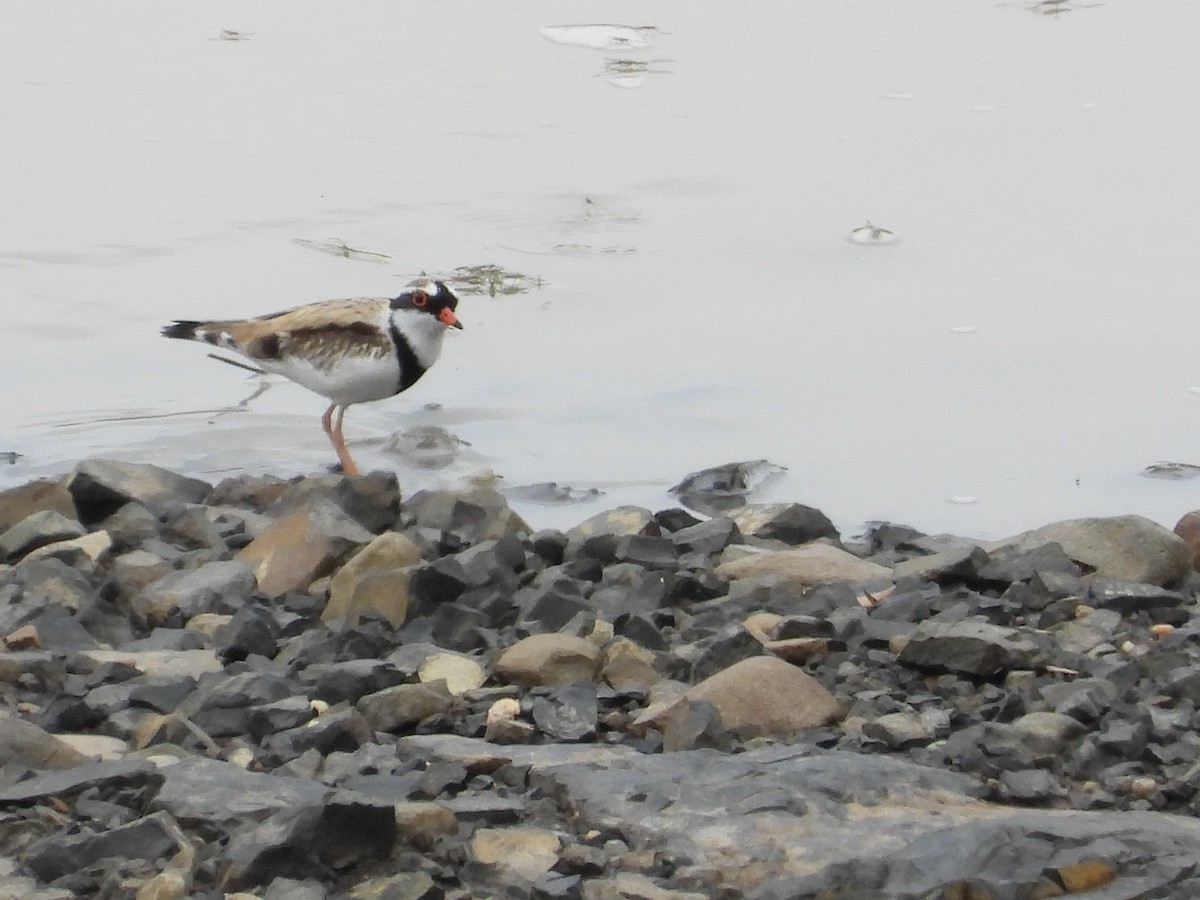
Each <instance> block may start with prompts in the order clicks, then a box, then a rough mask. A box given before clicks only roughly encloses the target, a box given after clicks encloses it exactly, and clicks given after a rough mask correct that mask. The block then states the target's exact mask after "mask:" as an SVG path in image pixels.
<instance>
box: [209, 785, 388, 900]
mask: <svg viewBox="0 0 1200 900" xmlns="http://www.w3.org/2000/svg"><path fill="white" fill-rule="evenodd" d="M395 841H396V816H395V813H394V812H393V810H392V806H391V805H390V804H383V803H378V802H375V801H372V800H370V799H369V798H366V797H362V796H359V795H356V794H352V793H350V792H337V793H335V794H333V795H332V796H330V797H329V798H327V799H325V800H323V801H321V802H319V803H311V804H305V805H299V806H291V807H288V808H286V809H282V810H279V811H277V812H274V813H272V814H271V815H270V817H269V818H267V819H266V820H265V821H263V822H261V823H259V824H255V825H252V826H250V827H248V828H244V829H241V830H239V831H238V832H235V834H234V837H233V839H232V841H231V850H230V852H229V855H228V857H227V859H228V868H227V869H226V871H225V874H224V878H223V879H222V883H223V885H224V886H225V887H226V888H228V889H232V890H239V889H242V888H246V887H252V886H254V885H258V884H262V883H263V882H265V881H268V880H271V879H273V878H278V877H279V876H287V877H294V878H298V879H304V878H307V877H310V876H312V877H320V876H322V875H324V874H325V872H326V871H327V870H328V869H333V870H335V871H336V870H342V869H346V868H349V867H351V866H354V865H357V864H359V863H364V862H367V861H371V860H378V859H384V858H386V857H387V856H388V855H389V854H390V853H391V851H392V846H393V844H394V843H395Z"/></svg>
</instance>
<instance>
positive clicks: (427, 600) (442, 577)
mask: <svg viewBox="0 0 1200 900" xmlns="http://www.w3.org/2000/svg"><path fill="white" fill-rule="evenodd" d="M471 586H472V585H471V578H470V576H468V575H467V572H466V570H465V569H464V568H463V566H462V563H460V562H459V561H458V560H456V559H454V558H453V557H449V556H447V557H442V558H441V559H438V560H434V561H433V562H431V563H426V564H425V565H423V566H420V567H418V568H417V570H416V571H415V572H413V574H412V579H411V581H410V582H409V586H408V593H409V601H408V603H409V606H408V614H409V616H423V615H428V614H429V613H431V612H432V611H433V610H434V608H435V607H437V605H438V604H439V603H451V602H453V601H455V600H457V599H458V598H459V597H460V596H461V595H462V593H463V591H465V590H466V589H467V588H468V587H471Z"/></svg>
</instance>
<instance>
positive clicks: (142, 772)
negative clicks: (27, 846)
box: [0, 757, 163, 805]
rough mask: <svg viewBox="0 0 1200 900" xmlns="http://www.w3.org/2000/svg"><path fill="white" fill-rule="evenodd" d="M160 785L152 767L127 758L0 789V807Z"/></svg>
mask: <svg viewBox="0 0 1200 900" xmlns="http://www.w3.org/2000/svg"><path fill="white" fill-rule="evenodd" d="M162 783H163V775H162V773H161V772H160V771H159V770H158V769H156V768H155V767H154V765H153V764H152V763H149V762H147V761H146V760H142V759H136V758H130V757H126V758H124V759H119V760H113V761H111V762H89V763H84V764H82V765H80V766H76V767H74V768H71V769H64V770H62V771H58V772H45V773H42V774H39V775H35V776H33V777H32V778H27V779H25V780H24V781H20V782H17V783H16V784H10V785H5V786H0V804H6V803H13V804H18V805H24V804H27V803H37V802H42V801H45V800H47V799H49V798H50V797H60V798H63V797H71V796H73V795H75V794H78V793H79V792H81V791H83V790H91V791H93V792H94V793H95V795H97V796H104V795H105V794H107V793H109V792H112V791H128V790H134V791H144V790H153V789H154V788H157V787H158V785H160V784H162Z"/></svg>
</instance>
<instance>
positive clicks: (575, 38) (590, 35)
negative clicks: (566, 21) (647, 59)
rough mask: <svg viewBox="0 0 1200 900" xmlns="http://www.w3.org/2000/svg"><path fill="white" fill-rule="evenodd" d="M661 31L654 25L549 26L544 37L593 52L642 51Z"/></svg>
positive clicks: (543, 34) (544, 30) (557, 42)
mask: <svg viewBox="0 0 1200 900" xmlns="http://www.w3.org/2000/svg"><path fill="white" fill-rule="evenodd" d="M658 33H659V31H658V29H657V28H655V27H654V26H653V25H638V26H633V25H547V26H546V27H545V28H543V29H542V37H544V38H546V39H547V40H551V41H553V42H554V43H556V44H571V45H574V46H576V47H590V48H591V49H593V50H618V49H625V50H642V49H645V48H646V47H649V46H650V38H651V37H652V36H653V35H655V34H658Z"/></svg>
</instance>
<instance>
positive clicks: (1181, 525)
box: [1175, 509, 1200, 569]
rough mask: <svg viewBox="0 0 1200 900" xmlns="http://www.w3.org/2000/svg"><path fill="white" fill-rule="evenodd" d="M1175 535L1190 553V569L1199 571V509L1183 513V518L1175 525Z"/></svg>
mask: <svg viewBox="0 0 1200 900" xmlns="http://www.w3.org/2000/svg"><path fill="white" fill-rule="evenodd" d="M1175 533H1176V534H1177V535H1179V537H1180V538H1182V539H1183V542H1184V543H1185V544H1187V546H1188V549H1189V550H1190V551H1191V552H1192V568H1193V569H1200V509H1194V510H1192V511H1191V512H1190V513H1185V514H1184V516H1183V518H1182V519H1180V520H1179V521H1178V522H1176V523H1175Z"/></svg>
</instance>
